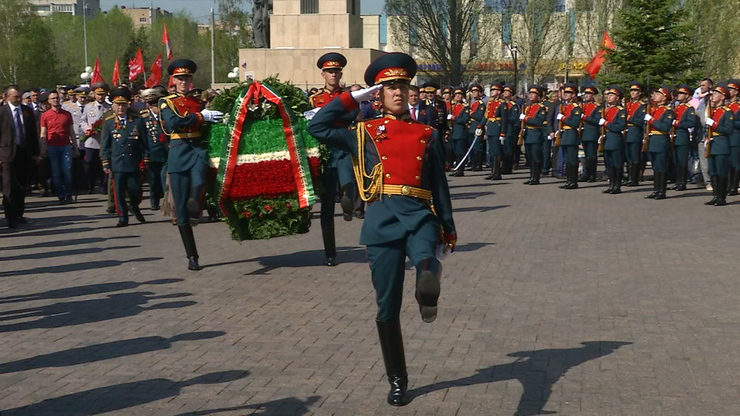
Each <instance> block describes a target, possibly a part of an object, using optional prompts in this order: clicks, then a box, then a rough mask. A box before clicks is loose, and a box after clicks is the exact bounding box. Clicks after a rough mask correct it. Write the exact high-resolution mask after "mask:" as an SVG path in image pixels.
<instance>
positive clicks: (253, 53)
mask: <svg viewBox="0 0 740 416" xmlns="http://www.w3.org/2000/svg"><path fill="white" fill-rule="evenodd" d="M327 52H339V53H341V54H342V55H344V56H345V57H347V66H346V67H344V70H343V71H342V72H343V75H342V83H344V84H345V85H347V86H350V85H352V84H360V85H363V86H365V80H364V77H365V69H366V68H367V66H368V65H369V64H370V62H372V61H373V60H375V59H376V58H378V57H380V56H381V55H383V54H384V53H385V52H383V51H380V50H377V49H367V48H321V49H292V48H291V49H287V48H286V49H239V62H240V63H244V62H246V64H247V65H246V69H245V68H243V67H242V68H240V70H239V79H241V80H242V81H243V80H245V79H246V75H247V74H248V75H251V76H252V77H253V79H256V80H263V79H265V78H267V77H269V76H271V75H275V76H277V77H278V78H280V80H281V81H290V82H291V83H293V84H294V85H295V86H296V87H299V88H302V89H309V88H313V87H316V88H322V87H323V86H324V79H323V78H322V77H321V70H320V69H318V68H317V67H316V61H318V59H319V57H320V56H321V55H323V54H325V53H327Z"/></svg>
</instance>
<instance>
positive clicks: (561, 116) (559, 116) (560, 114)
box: [557, 113, 565, 120]
mask: <svg viewBox="0 0 740 416" xmlns="http://www.w3.org/2000/svg"><path fill="white" fill-rule="evenodd" d="M563 117H565V116H564V115H563V113H558V116H557V119H558V120H562V119H563Z"/></svg>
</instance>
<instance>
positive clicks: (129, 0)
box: [100, 0, 385, 21]
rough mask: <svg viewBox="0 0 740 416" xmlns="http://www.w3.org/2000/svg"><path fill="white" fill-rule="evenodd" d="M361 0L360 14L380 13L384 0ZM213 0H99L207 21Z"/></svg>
mask: <svg viewBox="0 0 740 416" xmlns="http://www.w3.org/2000/svg"><path fill="white" fill-rule="evenodd" d="M361 1H362V3H361V4H362V11H361V13H362V14H380V12H381V11H382V10H383V5H384V4H385V0H361ZM214 4H215V1H213V0H212V1H208V0H125V1H123V0H100V8H101V9H102V10H103V11H106V10H110V9H111V8H112V7H113V6H116V5H118V6H119V7H120V6H126V7H129V8H131V7H149V6H150V5H153V7H160V8H162V9H165V10H167V11H170V12H173V13H174V12H178V11H181V10H184V11H186V12H187V13H189V14H190V16H192V17H193V18H194V19H195V20H198V21H207V20H208V18H209V13H210V10H211V7H213V8H214V9H216V12H217V13H218V8H217V7H215V6H214Z"/></svg>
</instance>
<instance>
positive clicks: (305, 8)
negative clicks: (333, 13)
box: [301, 0, 319, 14]
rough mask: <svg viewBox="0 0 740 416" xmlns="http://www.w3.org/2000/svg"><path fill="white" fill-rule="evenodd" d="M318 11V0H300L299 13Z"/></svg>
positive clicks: (314, 12)
mask: <svg viewBox="0 0 740 416" xmlns="http://www.w3.org/2000/svg"><path fill="white" fill-rule="evenodd" d="M318 12H319V0H301V14H316V13H318Z"/></svg>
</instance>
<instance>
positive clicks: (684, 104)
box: [673, 84, 698, 191]
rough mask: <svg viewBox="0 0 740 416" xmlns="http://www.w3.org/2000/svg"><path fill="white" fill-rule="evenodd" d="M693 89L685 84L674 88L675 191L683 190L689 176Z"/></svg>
mask: <svg viewBox="0 0 740 416" xmlns="http://www.w3.org/2000/svg"><path fill="white" fill-rule="evenodd" d="M692 94H693V91H692V90H691V88H689V86H688V85H686V84H680V85H679V86H678V87H677V88H676V99H677V100H678V105H676V107H675V108H674V110H673V111H674V113H675V115H676V118H675V119H674V120H673V160H674V163H675V164H676V185H675V186H674V187H673V189H674V190H676V191H685V190H686V183H687V182H688V177H689V146H690V145H691V134H692V132H694V131H695V130H698V129H697V128H696V127H697V125H696V122H697V118H696V111H694V107H692V106H691V104H689V99H691V95H692Z"/></svg>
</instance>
